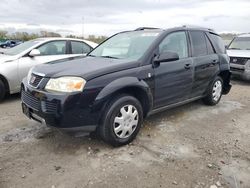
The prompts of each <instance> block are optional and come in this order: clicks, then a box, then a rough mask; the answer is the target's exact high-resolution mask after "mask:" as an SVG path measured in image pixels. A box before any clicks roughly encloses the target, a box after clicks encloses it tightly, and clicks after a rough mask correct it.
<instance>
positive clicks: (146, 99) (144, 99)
mask: <svg viewBox="0 0 250 188" xmlns="http://www.w3.org/2000/svg"><path fill="white" fill-rule="evenodd" d="M120 94H127V95H131V96H133V97H135V98H136V99H137V100H138V101H139V102H140V103H141V105H142V108H143V114H144V116H146V115H147V114H148V112H149V111H150V109H151V108H152V105H153V96H152V93H151V90H150V87H149V86H148V84H147V83H146V82H145V81H143V80H139V79H138V78H136V77H125V78H119V79H117V80H114V81H112V82H111V83H109V84H108V85H107V86H106V87H104V88H103V89H102V90H101V92H100V93H99V94H98V95H97V97H96V99H95V103H96V104H100V103H101V104H104V105H102V106H105V104H106V103H108V102H109V101H110V100H111V99H113V98H114V97H115V96H117V95H120ZM104 108H105V107H104Z"/></svg>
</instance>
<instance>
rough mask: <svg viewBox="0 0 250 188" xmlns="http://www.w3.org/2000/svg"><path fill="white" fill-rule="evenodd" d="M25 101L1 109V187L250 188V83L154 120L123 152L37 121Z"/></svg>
mask: <svg viewBox="0 0 250 188" xmlns="http://www.w3.org/2000/svg"><path fill="white" fill-rule="evenodd" d="M19 98H20V96H19V95H14V96H11V97H9V98H8V99H7V100H6V101H4V102H3V103H1V104H0V188H9V187H13V188H14V187H25V188H29V187H30V188H34V187H45V188H46V187H47V188H74V187H102V188H103V187H112V188H115V187H130V188H132V187H154V188H155V187H167V188H171V187H173V188H175V187H176V188H178V187H179V188H183V187H192V188H199V187H201V188H204V187H208V188H216V187H224V188H227V187H235V188H250V155H249V153H250V147H249V146H250V115H249V114H250V88H249V83H246V82H243V81H233V88H232V90H231V92H230V94H229V95H227V96H224V97H223V98H222V101H221V102H220V104H219V105H217V106H214V107H208V106H205V105H203V104H202V102H200V101H197V102H194V103H191V104H188V105H185V106H182V107H178V108H175V109H171V110H168V111H166V112H163V113H159V114H157V115H154V116H151V117H150V118H148V119H147V120H146V121H145V123H144V127H143V128H142V130H141V131H140V134H139V135H138V137H137V139H136V140H135V141H134V142H133V143H132V144H130V145H127V146H124V147H121V148H112V147H110V146H108V145H106V144H104V143H103V142H101V141H99V140H97V139H95V138H90V137H73V136H70V135H65V134H63V133H61V132H59V131H57V130H51V129H48V128H46V127H44V126H41V125H39V124H38V123H36V122H33V121H30V120H28V119H26V117H24V116H23V115H22V113H21V108H20V99H19Z"/></svg>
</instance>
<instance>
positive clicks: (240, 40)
mask: <svg viewBox="0 0 250 188" xmlns="http://www.w3.org/2000/svg"><path fill="white" fill-rule="evenodd" d="M227 54H228V56H229V57H230V69H231V72H232V74H233V75H238V76H240V77H241V78H243V79H245V80H250V34H244V35H239V36H237V37H235V38H234V39H233V41H232V42H231V43H230V44H229V46H228V47H227Z"/></svg>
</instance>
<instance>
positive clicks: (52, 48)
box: [37, 41, 66, 55]
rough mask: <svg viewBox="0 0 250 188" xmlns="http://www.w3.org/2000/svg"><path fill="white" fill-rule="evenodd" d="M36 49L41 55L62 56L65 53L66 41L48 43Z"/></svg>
mask: <svg viewBox="0 0 250 188" xmlns="http://www.w3.org/2000/svg"><path fill="white" fill-rule="evenodd" d="M37 49H38V50H39V51H40V53H41V55H62V54H65V52H66V41H53V42H48V43H46V44H44V45H42V46H40V47H39V48H37Z"/></svg>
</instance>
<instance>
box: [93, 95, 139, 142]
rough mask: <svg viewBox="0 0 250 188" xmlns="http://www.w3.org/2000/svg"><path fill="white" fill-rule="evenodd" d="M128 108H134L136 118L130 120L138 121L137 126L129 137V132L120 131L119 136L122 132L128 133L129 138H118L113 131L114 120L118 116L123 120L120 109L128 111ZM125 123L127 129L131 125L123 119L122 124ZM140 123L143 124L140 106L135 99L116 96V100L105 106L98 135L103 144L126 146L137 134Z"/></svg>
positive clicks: (126, 96)
mask: <svg viewBox="0 0 250 188" xmlns="http://www.w3.org/2000/svg"><path fill="white" fill-rule="evenodd" d="M129 106H130V107H131V106H132V107H134V108H133V110H134V113H135V111H136V110H137V112H138V113H137V114H138V116H137V117H131V118H132V119H133V118H134V119H135V120H136V121H138V123H137V126H135V127H134V130H133V131H131V133H132V134H131V135H129V134H130V133H129V131H128V132H126V131H124V130H122V132H121V134H120V136H122V133H123V131H124V132H126V134H127V133H128V135H129V136H128V137H127V138H120V137H119V135H118V134H119V132H118V133H115V130H114V129H115V127H116V123H115V118H119V117H118V116H121V118H123V115H122V113H121V109H122V108H124V109H126V108H127V109H128V107H129ZM133 110H132V111H133ZM128 111H129V110H128ZM132 111H131V112H132ZM127 113H128V112H127ZM123 119H124V118H123ZM125 121H127V127H128V126H130V125H131V123H130V125H129V119H124V120H123V122H125ZM130 121H131V119H130ZM142 122H143V110H142V106H141V104H140V102H139V101H138V100H137V99H136V98H135V97H132V96H128V95H120V96H117V97H116V98H114V99H113V100H111V101H110V102H109V104H108V105H107V107H106V110H105V112H104V114H103V118H102V122H101V124H100V126H99V127H98V135H99V136H100V137H101V138H102V140H103V141H104V142H106V143H108V144H110V145H112V146H114V147H118V146H122V145H126V144H128V143H130V142H132V141H133V140H134V139H135V137H136V135H137V134H138V132H139V130H140V128H141V125H142ZM122 124H123V123H122ZM124 124H125V123H124ZM132 124H133V123H132ZM119 126H121V125H119ZM119 126H118V127H119ZM123 127H125V126H123ZM131 127H132V126H131ZM125 136H126V135H125Z"/></svg>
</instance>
